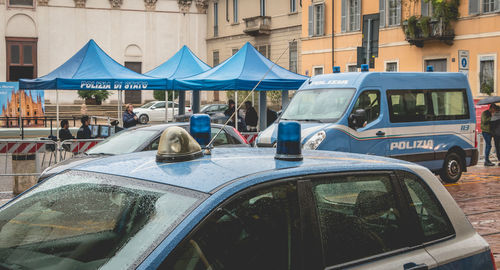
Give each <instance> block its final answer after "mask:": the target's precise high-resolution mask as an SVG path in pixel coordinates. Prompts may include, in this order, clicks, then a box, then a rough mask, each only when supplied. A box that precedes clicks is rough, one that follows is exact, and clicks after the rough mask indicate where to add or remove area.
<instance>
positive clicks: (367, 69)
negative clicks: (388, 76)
mask: <svg viewBox="0 0 500 270" xmlns="http://www.w3.org/2000/svg"><path fill="white" fill-rule="evenodd" d="M369 70H370V66H368V65H367V64H362V65H361V72H367V71H369Z"/></svg>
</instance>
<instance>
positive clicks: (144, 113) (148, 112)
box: [134, 101, 191, 124]
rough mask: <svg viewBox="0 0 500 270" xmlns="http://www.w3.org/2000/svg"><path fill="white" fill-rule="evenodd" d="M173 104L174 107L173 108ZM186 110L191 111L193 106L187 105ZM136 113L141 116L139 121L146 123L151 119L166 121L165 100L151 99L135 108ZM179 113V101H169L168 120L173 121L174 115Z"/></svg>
mask: <svg viewBox="0 0 500 270" xmlns="http://www.w3.org/2000/svg"><path fill="white" fill-rule="evenodd" d="M172 104H173V106H174V108H173V109H172ZM185 111H186V112H189V111H191V108H189V107H185ZM134 113H135V114H136V115H137V117H138V118H139V123H141V124H146V123H148V122H150V121H160V122H164V121H165V101H151V102H148V103H146V104H144V105H142V106H141V107H139V108H134ZM178 113H179V104H178V103H177V102H172V101H169V102H168V120H169V121H173V119H174V115H177V114H178Z"/></svg>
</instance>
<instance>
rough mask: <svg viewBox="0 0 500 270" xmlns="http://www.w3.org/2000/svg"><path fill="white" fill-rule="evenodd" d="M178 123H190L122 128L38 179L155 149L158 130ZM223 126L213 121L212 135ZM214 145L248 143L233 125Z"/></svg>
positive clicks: (158, 137)
mask: <svg viewBox="0 0 500 270" xmlns="http://www.w3.org/2000/svg"><path fill="white" fill-rule="evenodd" d="M171 126H179V127H182V128H184V129H186V130H189V123H171V124H160V125H152V126H136V127H133V128H129V129H126V130H123V131H121V132H119V133H116V134H115V135H113V136H111V137H109V138H107V139H106V140H104V141H102V142H100V143H99V144H97V145H96V146H94V147H93V148H91V149H89V150H88V151H86V152H85V153H83V154H81V155H78V156H76V157H73V158H71V159H68V160H65V161H62V162H59V163H57V164H55V165H53V166H51V167H49V168H47V169H46V170H44V171H43V172H42V173H41V174H40V177H39V178H38V179H39V180H38V181H42V180H43V179H45V178H47V177H49V176H51V175H53V174H55V173H58V172H61V171H63V170H66V169H69V168H72V167H74V166H76V165H78V164H82V163H85V162H88V161H89V160H90V159H100V158H103V157H105V156H110V155H120V154H126V153H132V152H140V151H149V150H157V149H158V143H159V140H160V135H161V133H162V132H163V131H164V130H165V129H166V128H168V127H171ZM222 127H224V126H223V125H219V124H212V137H213V136H215V134H217V132H219V130H220V129H221V128H222ZM214 146H215V147H234V146H249V145H248V143H247V141H246V140H245V138H243V136H242V135H241V134H240V133H239V132H238V131H237V130H236V129H234V128H233V127H231V126H225V127H224V129H223V131H221V133H220V134H219V135H218V136H217V138H216V139H215V141H214Z"/></svg>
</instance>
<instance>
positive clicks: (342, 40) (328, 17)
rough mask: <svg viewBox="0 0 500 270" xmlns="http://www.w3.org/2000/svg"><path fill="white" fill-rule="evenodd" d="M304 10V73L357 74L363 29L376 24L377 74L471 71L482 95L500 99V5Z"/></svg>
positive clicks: (310, 1) (451, 1) (378, 4)
mask: <svg viewBox="0 0 500 270" xmlns="http://www.w3.org/2000/svg"><path fill="white" fill-rule="evenodd" d="M302 4H303V5H304V10H306V9H307V11H308V12H304V15H303V16H302V25H303V27H302V52H301V60H302V67H303V69H302V70H301V71H302V73H304V74H307V75H316V74H320V73H327V72H328V73H329V72H332V67H333V66H340V69H341V72H349V71H356V70H357V66H356V64H357V59H358V54H357V51H358V49H357V47H364V48H365V50H366V47H367V44H366V43H363V35H362V32H363V25H364V24H366V25H368V24H367V21H368V19H369V18H376V19H378V21H377V20H375V22H376V23H377V25H378V26H379V31H378V56H375V55H373V54H370V55H369V56H368V57H369V58H370V57H373V58H374V61H373V64H374V68H373V69H370V70H374V71H425V70H426V67H427V66H433V67H434V71H448V72H464V73H465V74H467V76H468V78H469V83H470V86H471V88H472V91H473V94H474V95H475V96H476V97H481V96H485V95H486V94H487V93H488V92H492V94H493V95H498V79H499V78H498V77H499V76H498V74H499V73H498V72H499V68H500V65H499V63H498V55H499V53H500V46H498V44H500V2H499V1H498V0H461V1H457V0H446V1H433V0H429V1H428V2H426V1H424V0H379V1H368V0H364V1H363V0H341V1H332V0H303V1H302ZM371 14H377V15H375V17H373V16H372V15H371ZM332 15H333V16H332ZM363 22H364V23H363ZM366 25H365V27H366ZM371 29H372V28H371ZM332 33H333V35H332ZM366 34H367V33H366V32H365V36H367V35H366ZM374 39H375V38H374ZM332 52H333V53H332ZM372 52H373V51H372ZM363 57H364V56H363Z"/></svg>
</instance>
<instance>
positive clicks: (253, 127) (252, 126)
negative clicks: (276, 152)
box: [245, 100, 259, 132]
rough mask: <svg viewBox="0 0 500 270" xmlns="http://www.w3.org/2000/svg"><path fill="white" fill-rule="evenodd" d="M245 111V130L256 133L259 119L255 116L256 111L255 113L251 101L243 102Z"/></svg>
mask: <svg viewBox="0 0 500 270" xmlns="http://www.w3.org/2000/svg"><path fill="white" fill-rule="evenodd" d="M245 110H246V112H245V124H246V126H247V130H248V131H251V132H255V131H257V123H258V120H259V117H258V116H257V111H255V108H254V107H253V106H252V102H251V101H249V100H247V101H245Z"/></svg>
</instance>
